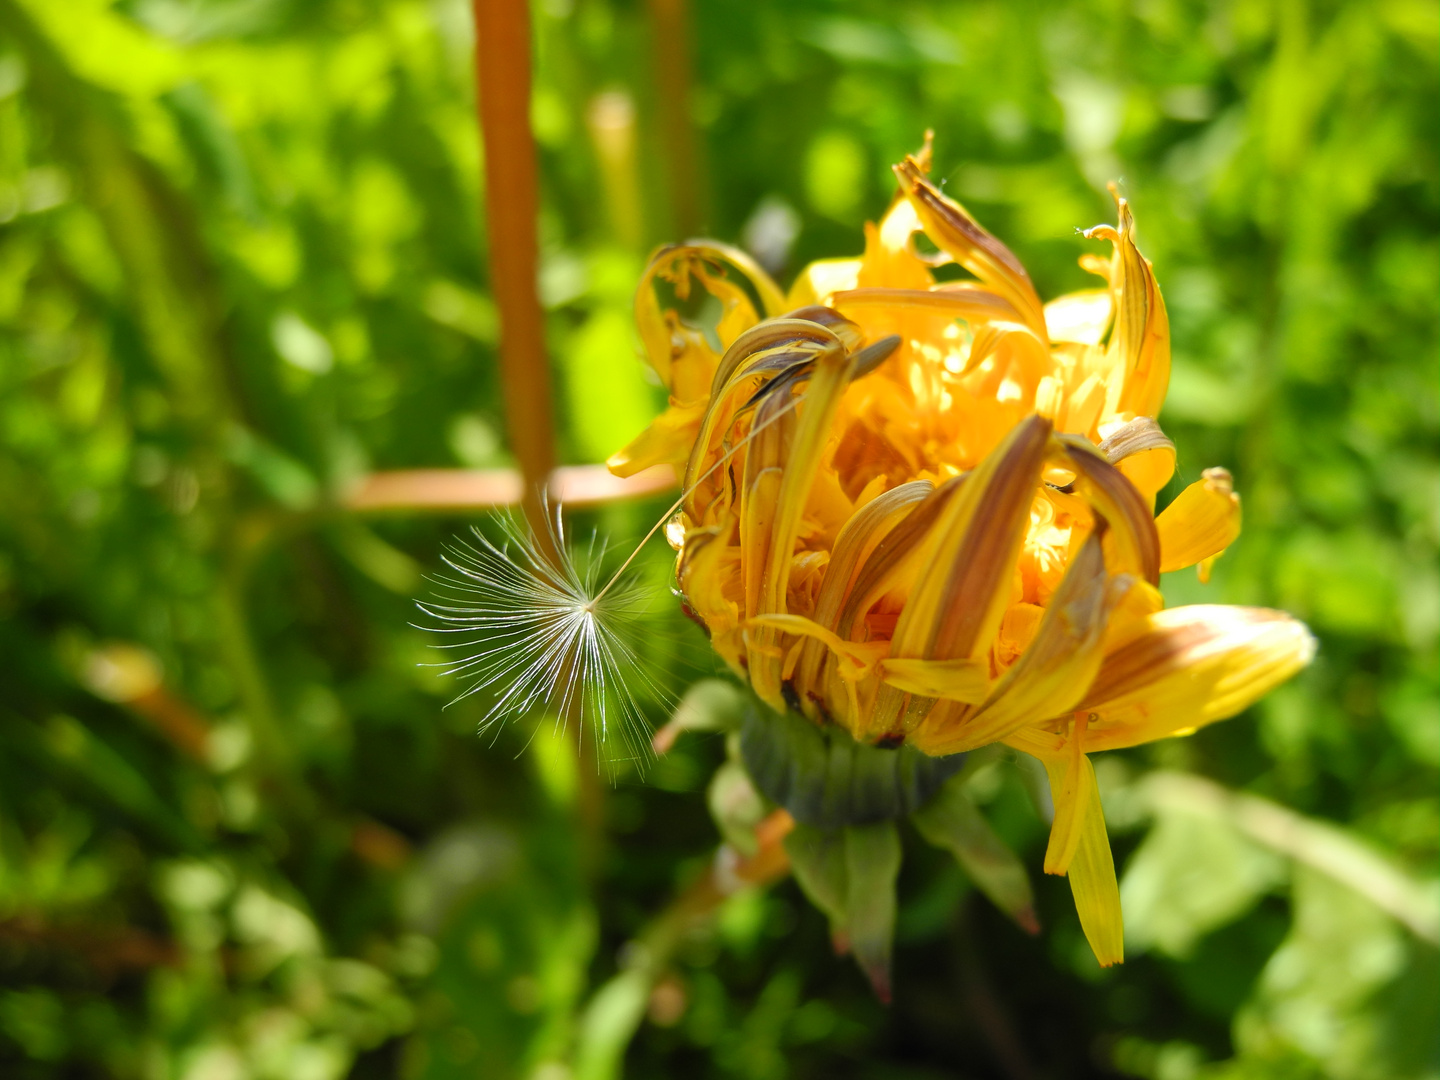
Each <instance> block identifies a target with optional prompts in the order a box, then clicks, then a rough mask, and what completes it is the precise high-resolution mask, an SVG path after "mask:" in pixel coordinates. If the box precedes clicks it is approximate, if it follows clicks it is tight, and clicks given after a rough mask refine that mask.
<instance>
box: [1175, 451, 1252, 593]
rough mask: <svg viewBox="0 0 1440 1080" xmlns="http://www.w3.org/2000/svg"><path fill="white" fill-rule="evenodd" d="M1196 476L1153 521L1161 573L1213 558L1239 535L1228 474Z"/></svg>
mask: <svg viewBox="0 0 1440 1080" xmlns="http://www.w3.org/2000/svg"><path fill="white" fill-rule="evenodd" d="M1200 476H1201V479H1199V480H1197V481H1196V482H1195V483H1193V484H1191V485H1190V486H1189V487H1187V488H1186V489H1185V490H1184V491H1182V492H1181V493H1180V494H1179V495H1177V496H1176V497H1175V501H1174V502H1172V503H1171V504H1170V505H1169V506H1167V507H1166V508H1165V509H1164V510H1162V511H1161V512H1160V516H1159V517H1157V518H1156V519H1155V531H1156V532H1157V533H1158V534H1159V535H1160V571H1161V573H1167V572H1169V571H1171V570H1183V569H1184V568H1185V567H1187V566H1194V565H1195V564H1196V563H1198V562H1201V561H1202V560H1204V559H1210V558H1214V557H1215V556H1216V555H1219V554H1220V553H1221V552H1222V551H1224V550H1225V549H1226V548H1227V547H1229V546H1230V545H1231V544H1233V543H1234V542H1235V538H1236V537H1237V536H1239V535H1240V496H1239V495H1236V494H1235V488H1234V484H1233V482H1232V481H1231V479H1230V473H1229V472H1227V471H1226V470H1225V469H1206V470H1205V471H1204V472H1203V473H1201V474H1200Z"/></svg>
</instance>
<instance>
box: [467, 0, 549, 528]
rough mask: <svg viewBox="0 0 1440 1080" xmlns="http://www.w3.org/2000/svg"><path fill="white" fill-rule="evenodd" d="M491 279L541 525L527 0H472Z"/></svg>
mask: <svg viewBox="0 0 1440 1080" xmlns="http://www.w3.org/2000/svg"><path fill="white" fill-rule="evenodd" d="M471 7H472V9H473V11H474V14H475V71H476V89H477V93H478V96H479V113H480V135H481V140H482V142H483V146H484V153H485V221H486V226H487V229H488V231H489V241H490V288H491V291H492V292H493V293H494V295H495V304H496V307H497V308H498V309H499V312H500V378H501V384H502V389H503V391H504V398H505V420H506V425H507V428H508V434H509V441H510V446H511V449H512V450H514V452H515V457H516V458H517V459H518V460H519V463H520V472H521V475H522V478H523V501H524V503H525V507H526V511H527V514H528V515H529V517H530V519H531V522H532V524H533V525H534V526H535V527H536V528H535V531H536V534H537V535H541V536H543V535H548V530H546V529H545V528H544V527H543V510H542V509H541V498H540V492H541V490H542V485H543V484H544V483H545V480H546V478H547V477H548V476H549V475H550V471H551V469H552V468H554V465H555V430H554V422H553V420H552V417H551V412H550V402H551V394H550V369H549V367H548V365H547V362H546V358H545V324H544V318H543V315H542V313H541V310H540V297H539V295H538V294H537V291H536V275H537V272H538V269H539V248H538V238H537V236H536V223H537V220H538V212H539V186H538V181H537V176H536V162H535V139H534V136H533V134H532V133H531V131H530V9H529V5H528V4H527V3H526V2H525V0H473V3H472V4H471Z"/></svg>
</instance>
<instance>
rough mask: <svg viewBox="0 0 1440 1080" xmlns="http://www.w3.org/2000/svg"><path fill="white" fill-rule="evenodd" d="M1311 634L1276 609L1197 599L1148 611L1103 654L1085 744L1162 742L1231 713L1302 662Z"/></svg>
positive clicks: (1311, 648)
mask: <svg viewBox="0 0 1440 1080" xmlns="http://www.w3.org/2000/svg"><path fill="white" fill-rule="evenodd" d="M1314 655H1315V639H1314V638H1312V637H1311V636H1310V632H1309V631H1308V630H1307V629H1306V628H1305V626H1304V624H1302V623H1300V622H1299V621H1297V620H1296V619H1294V618H1292V617H1291V616H1289V615H1287V614H1285V613H1284V612H1283V611H1271V610H1269V609H1266V608H1246V607H1230V606H1225V605H1219V604H1213V605H1212V604H1197V605H1193V606H1190V607H1180V608H1171V609H1170V610H1169V611H1161V612H1157V613H1156V614H1154V615H1151V616H1149V617H1148V618H1147V619H1146V620H1145V623H1144V628H1143V629H1142V630H1141V631H1140V632H1138V633H1136V634H1135V635H1134V636H1133V637H1131V639H1130V640H1129V641H1128V642H1126V643H1125V644H1124V645H1121V646H1120V647H1119V648H1117V649H1115V651H1113V652H1112V653H1110V654H1109V655H1108V656H1106V657H1105V662H1104V663H1103V664H1102V665H1101V667H1100V673H1099V674H1098V675H1097V676H1096V677H1095V681H1094V683H1093V684H1092V685H1091V687H1090V690H1089V692H1088V693H1087V694H1086V695H1085V700H1084V701H1083V702H1082V703H1081V704H1080V705H1079V706H1078V708H1079V709H1080V710H1082V711H1085V712H1087V713H1089V714H1090V725H1089V730H1088V731H1087V732H1086V736H1085V749H1086V750H1087V751H1088V750H1112V749H1118V748H1120V747H1125V746H1135V745H1138V744H1139V743H1144V742H1151V741H1153V740H1155V739H1163V738H1165V737H1167V736H1170V735H1175V734H1177V733H1180V732H1185V731H1189V730H1192V729H1194V728H1198V727H1202V726H1204V725H1205V724H1210V723H1214V722H1215V721H1217V720H1224V719H1226V718H1227V717H1231V716H1234V715H1235V714H1236V713H1238V712H1240V710H1242V709H1244V708H1246V707H1247V706H1249V705H1250V704H1251V703H1252V702H1254V701H1256V700H1257V699H1258V698H1260V697H1262V696H1263V695H1265V694H1266V693H1268V692H1269V691H1270V690H1272V689H1273V688H1274V687H1276V686H1278V685H1279V684H1280V683H1282V682H1284V681H1285V680H1286V679H1288V678H1290V677H1291V676H1292V675H1294V674H1295V673H1296V672H1297V671H1299V670H1300V669H1301V668H1303V667H1304V666H1305V665H1306V664H1308V663H1309V662H1310V660H1311V658H1312V657H1313V656H1314Z"/></svg>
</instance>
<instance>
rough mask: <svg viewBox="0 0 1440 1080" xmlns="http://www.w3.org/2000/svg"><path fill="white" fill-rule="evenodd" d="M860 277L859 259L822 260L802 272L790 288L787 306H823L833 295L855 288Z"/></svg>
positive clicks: (786, 300) (786, 301) (786, 299)
mask: <svg viewBox="0 0 1440 1080" xmlns="http://www.w3.org/2000/svg"><path fill="white" fill-rule="evenodd" d="M859 276H860V260H859V259H820V260H819V261H818V262H812V263H811V264H810V265H809V266H807V267H805V269H804V270H801V271H800V276H799V277H797V278H796V279H795V284H793V285H791V286H790V294H789V295H788V296H787V297H786V298H785V304H786V306H787V307H790V308H798V307H804V306H805V305H807V304H823V303H825V302H826V301H827V300H828V299H829V298H830V296H831V295H832V294H834V293H837V292H843V291H844V290H846V289H853V288H855V286H856V284H857V282H858V280H859Z"/></svg>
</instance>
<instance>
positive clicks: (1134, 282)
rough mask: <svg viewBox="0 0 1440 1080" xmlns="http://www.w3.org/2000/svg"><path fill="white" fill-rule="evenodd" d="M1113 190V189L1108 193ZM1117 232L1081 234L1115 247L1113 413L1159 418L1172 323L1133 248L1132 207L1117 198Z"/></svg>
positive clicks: (1166, 381)
mask: <svg viewBox="0 0 1440 1080" xmlns="http://www.w3.org/2000/svg"><path fill="white" fill-rule="evenodd" d="M1113 190H1114V189H1113V188H1112V191H1113ZM1115 202H1116V206H1117V208H1118V209H1119V213H1120V228H1119V230H1118V231H1117V230H1115V229H1112V228H1110V227H1109V226H1108V225H1106V226H1100V227H1098V228H1095V229H1091V230H1089V231H1088V232H1087V233H1085V235H1086V236H1087V237H1094V238H1098V239H1104V240H1109V241H1110V242H1111V243H1112V244H1114V245H1115V263H1116V271H1115V272H1112V279H1111V286H1112V288H1113V289H1114V290H1115V292H1116V294H1117V296H1116V315H1115V328H1114V330H1113V331H1112V332H1111V338H1110V347H1111V351H1112V353H1113V354H1114V355H1115V356H1116V358H1117V360H1118V362H1119V364H1120V366H1121V367H1120V376H1121V377H1120V379H1119V380H1118V381H1117V382H1116V383H1115V384H1114V385H1112V387H1111V389H1112V391H1113V392H1114V397H1113V399H1112V401H1111V405H1110V409H1109V410H1108V411H1109V412H1111V413H1129V414H1130V415H1131V416H1159V415H1160V406H1161V405H1162V404H1164V401H1165V392H1166V390H1167V389H1168V388H1169V385H1170V320H1169V316H1168V315H1167V314H1166V311H1165V300H1164V298H1163V297H1161V295H1160V286H1159V284H1158V283H1157V282H1156V280H1155V273H1154V271H1153V270H1152V269H1151V266H1150V262H1149V260H1148V259H1146V258H1145V256H1143V255H1141V254H1140V249H1139V248H1137V247H1136V246H1135V239H1134V237H1135V217H1134V215H1133V214H1132V213H1131V211H1130V204H1129V203H1128V202H1127V201H1126V200H1124V199H1122V198H1119V197H1118V195H1117V196H1116V200H1115Z"/></svg>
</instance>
